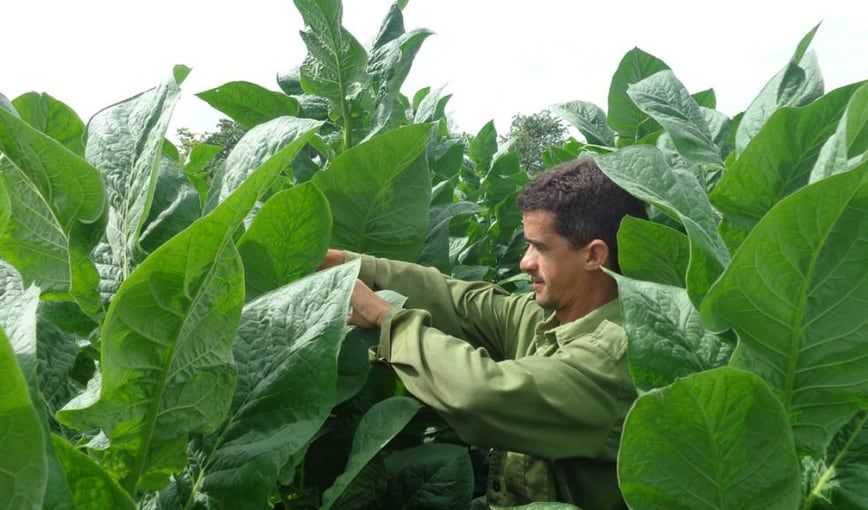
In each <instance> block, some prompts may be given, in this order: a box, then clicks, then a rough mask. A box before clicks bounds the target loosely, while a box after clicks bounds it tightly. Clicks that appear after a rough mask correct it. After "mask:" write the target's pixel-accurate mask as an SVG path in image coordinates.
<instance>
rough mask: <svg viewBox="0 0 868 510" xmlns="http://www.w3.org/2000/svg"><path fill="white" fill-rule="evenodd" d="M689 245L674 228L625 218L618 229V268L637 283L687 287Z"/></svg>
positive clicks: (685, 238) (685, 237)
mask: <svg viewBox="0 0 868 510" xmlns="http://www.w3.org/2000/svg"><path fill="white" fill-rule="evenodd" d="M689 262H690V242H689V241H688V240H687V236H686V235H684V234H682V233H681V232H679V231H677V230H675V229H674V228H671V227H667V226H666V225H661V224H659V223H654V222H651V221H646V220H640V219H638V218H633V217H632V216H626V217H624V219H623V220H621V227H620V228H619V229H618V265H619V266H620V267H621V273H622V274H624V275H625V276H629V277H630V278H634V279H636V280H646V281H650V282H656V283H662V284H664V285H672V286H675V287H686V283H685V276H686V275H687V266H688V263H689Z"/></svg>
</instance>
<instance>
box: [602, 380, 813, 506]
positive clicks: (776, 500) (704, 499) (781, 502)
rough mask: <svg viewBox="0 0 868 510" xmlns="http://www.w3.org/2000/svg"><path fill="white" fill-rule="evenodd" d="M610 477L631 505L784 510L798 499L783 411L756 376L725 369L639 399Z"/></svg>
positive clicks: (795, 468)
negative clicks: (615, 478)
mask: <svg viewBox="0 0 868 510" xmlns="http://www.w3.org/2000/svg"><path fill="white" fill-rule="evenodd" d="M618 480H619V485H620V486H621V491H622V492H623V494H624V498H625V499H626V501H627V504H628V505H630V507H632V508H661V509H663V508H667V509H668V508H685V509H686V508H703V509H728V510H742V509H746V508H763V509H768V510H774V509H780V510H791V509H793V508H796V506H797V505H798V503H799V498H800V492H799V463H798V461H797V460H796V454H795V450H794V449H793V436H792V433H791V431H790V429H789V427H788V423H787V416H786V413H785V412H784V410H783V409H782V408H781V404H780V402H778V401H777V399H776V398H775V397H774V395H772V393H771V392H770V391H769V389H768V387H766V385H765V384H763V381H762V380H761V379H760V378H759V377H757V376H755V375H753V374H750V373H748V372H744V371H741V370H736V369H734V368H730V367H723V368H717V369H714V370H709V371H706V372H701V373H698V374H693V375H690V376H688V377H685V378H684V379H681V380H679V381H676V382H675V383H674V384H673V385H672V386H669V387H667V388H664V389H661V390H655V391H652V392H650V393H647V394H645V395H643V396H642V397H639V399H638V400H637V401H636V403H635V404H634V405H633V408H632V409H631V410H630V413H629V414H628V415H627V421H626V422H625V424H624V435H623V437H622V440H621V450H620V452H619V454H618Z"/></svg>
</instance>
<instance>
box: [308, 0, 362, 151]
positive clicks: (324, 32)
mask: <svg viewBox="0 0 868 510" xmlns="http://www.w3.org/2000/svg"><path fill="white" fill-rule="evenodd" d="M293 3H295V6H296V8H297V9H298V10H299V12H300V13H301V17H302V18H303V19H304V23H305V30H303V31H302V32H301V38H302V39H303V40H304V44H305V45H306V46H307V52H308V53H307V57H306V58H305V60H304V63H302V65H301V71H300V75H301V76H300V78H301V80H300V81H301V86H302V88H303V89H304V91H305V92H307V93H308V94H315V95H318V96H323V97H325V98H328V100H329V101H330V102H331V104H332V108H333V109H334V110H335V111H337V112H338V113H339V114H340V117H341V119H342V120H343V122H344V142H345V147H344V148H345V149H348V148H349V147H350V145H351V143H347V142H351V141H352V140H351V138H350V136H351V133H352V126H351V113H350V104H349V101H350V99H351V97H352V96H354V95H356V94H358V93H359V92H360V91H361V90H362V89H363V87H364V83H365V81H366V80H367V75H366V74H365V65H366V64H367V61H368V54H367V53H366V52H365V49H364V48H363V47H362V45H361V44H359V42H358V41H357V40H356V38H355V37H353V35H352V34H350V33H349V32H348V31H347V30H346V29H345V28H344V27H343V26H342V25H341V17H342V15H343V8H342V5H341V0H293Z"/></svg>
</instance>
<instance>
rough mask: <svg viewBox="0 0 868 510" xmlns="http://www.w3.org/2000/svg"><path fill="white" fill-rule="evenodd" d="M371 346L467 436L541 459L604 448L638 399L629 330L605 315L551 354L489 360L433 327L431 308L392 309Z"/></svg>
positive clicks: (588, 453)
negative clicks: (629, 363)
mask: <svg viewBox="0 0 868 510" xmlns="http://www.w3.org/2000/svg"><path fill="white" fill-rule="evenodd" d="M613 344H614V346H615V349H612V348H611V347H612V346H613ZM602 345H607V346H609V348H606V349H604V348H602V347H601V346H602ZM377 349H378V354H379V356H380V357H381V358H382V359H384V360H385V361H388V362H389V363H390V364H391V365H392V367H393V368H394V369H395V371H396V373H397V374H398V377H400V379H401V380H402V381H403V383H404V384H405V386H406V387H407V389H408V390H409V391H410V392H411V393H412V394H413V395H415V396H416V397H417V398H418V399H420V400H421V401H423V402H424V403H425V404H427V405H429V406H431V407H432V408H433V409H435V410H436V411H438V412H439V413H440V414H441V415H442V416H443V417H444V418H445V419H446V421H447V422H449V424H450V425H451V426H452V427H453V428H454V429H455V431H456V432H457V433H458V434H459V435H460V436H461V437H462V439H464V440H465V441H467V442H468V443H472V444H476V445H480V446H487V447H491V448H497V449H505V450H509V451H515V452H520V453H526V454H530V455H534V456H537V457H542V458H547V459H561V458H569V457H596V456H598V455H600V453H601V452H602V450H603V449H604V447H605V445H606V442H607V439H608V438H609V436H610V435H611V433H612V430H613V428H614V427H615V425H616V423H617V422H618V420H619V419H620V418H622V417H623V415H624V413H625V412H626V407H625V406H626V405H629V402H630V401H632V399H633V398H635V390H634V389H633V387H632V384H631V383H630V376H629V373H628V371H627V366H626V357H625V356H624V355H623V350H624V349H626V334H624V331H623V329H622V328H621V327H620V326H618V325H615V324H613V323H610V322H607V321H604V322H603V323H602V324H601V325H600V327H598V328H597V329H596V330H595V331H594V332H592V333H589V334H586V335H583V336H580V337H577V338H575V339H572V341H570V342H568V343H566V344H565V345H560V346H558V348H557V350H556V351H555V352H554V353H552V354H551V355H550V356H536V355H532V356H527V357H523V358H520V359H516V360H506V361H495V360H494V359H492V358H491V357H490V356H489V355H488V353H487V352H486V351H485V350H484V349H480V348H474V347H473V346H471V345H469V344H467V343H466V342H463V341H462V340H460V339H458V338H455V337H453V336H450V335H448V334H446V333H445V332H443V331H440V330H439V329H437V328H434V327H432V323H431V316H430V314H428V313H427V312H425V311H422V310H398V309H392V310H390V311H389V312H388V313H387V314H386V317H385V320H384V324H383V327H382V329H381V333H380V344H379V346H378V348H377ZM613 352H620V353H621V354H619V355H617V356H615V355H613Z"/></svg>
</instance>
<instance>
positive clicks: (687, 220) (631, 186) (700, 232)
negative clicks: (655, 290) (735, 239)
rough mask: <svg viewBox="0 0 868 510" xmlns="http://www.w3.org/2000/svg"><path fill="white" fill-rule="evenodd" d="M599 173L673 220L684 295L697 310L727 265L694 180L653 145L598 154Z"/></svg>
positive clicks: (708, 207) (714, 219) (713, 217)
mask: <svg viewBox="0 0 868 510" xmlns="http://www.w3.org/2000/svg"><path fill="white" fill-rule="evenodd" d="M597 163H598V164H599V166H600V168H601V169H602V170H603V172H605V174H606V175H607V176H608V177H609V178H610V179H612V180H613V181H614V182H615V183H616V184H618V185H619V186H621V187H622V188H624V189H625V190H626V191H627V192H628V193H630V194H632V195H633V196H635V197H637V198H639V199H641V200H644V201H646V202H648V203H650V204H652V205H654V206H655V207H657V208H658V209H660V210H662V211H663V212H664V213H666V214H667V215H669V216H670V217H672V218H675V219H677V220H679V221H680V222H681V223H682V224H683V225H684V228H685V229H686V231H687V237H688V239H689V241H690V263H689V265H688V268H687V291H688V293H689V294H690V298H691V300H692V301H693V303H694V304H695V305H697V306H699V303H700V302H701V301H702V299H703V297H704V296H705V293H706V292H707V291H708V289H709V287H710V286H711V284H712V283H713V282H714V281H715V280H716V279H717V277H718V275H719V274H720V273H721V272H722V271H723V268H725V267H726V265H727V264H728V263H729V252H728V251H727V248H726V246H725V244H724V243H723V240H722V239H721V237H720V235H719V234H718V233H717V217H716V213H715V212H714V210H713V209H712V208H711V204H710V203H709V202H708V199H707V198H706V196H705V192H704V190H703V188H702V186H701V185H700V184H699V181H697V179H696V177H695V176H693V175H692V174H690V173H688V172H687V171H685V170H681V169H679V168H670V167H669V165H667V164H666V161H665V160H664V157H663V154H662V153H661V152H660V151H659V150H658V149H656V148H655V147H650V146H647V145H637V146H633V147H627V148H624V149H621V150H619V151H617V152H613V153H611V154H606V155H603V156H599V157H598V158H597Z"/></svg>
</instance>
